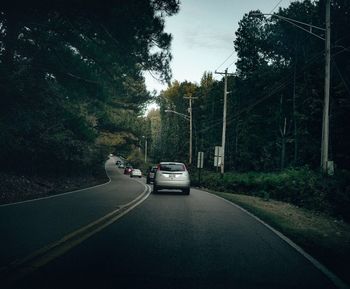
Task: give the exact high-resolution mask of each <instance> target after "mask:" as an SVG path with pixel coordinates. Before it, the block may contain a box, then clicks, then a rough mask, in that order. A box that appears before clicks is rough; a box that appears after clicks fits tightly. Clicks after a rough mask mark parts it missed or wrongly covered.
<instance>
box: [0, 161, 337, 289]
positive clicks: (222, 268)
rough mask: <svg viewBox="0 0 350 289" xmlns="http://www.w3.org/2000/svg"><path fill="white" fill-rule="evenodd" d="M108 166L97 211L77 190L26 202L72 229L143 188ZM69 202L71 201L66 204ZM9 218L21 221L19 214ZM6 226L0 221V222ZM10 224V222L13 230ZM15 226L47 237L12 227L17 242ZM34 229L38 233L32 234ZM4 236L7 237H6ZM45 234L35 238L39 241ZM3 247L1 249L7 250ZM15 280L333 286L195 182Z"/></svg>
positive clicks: (82, 284)
mask: <svg viewBox="0 0 350 289" xmlns="http://www.w3.org/2000/svg"><path fill="white" fill-rule="evenodd" d="M110 174H111V175H112V182H111V183H110V184H109V185H106V187H107V188H109V189H106V188H104V187H99V188H96V189H93V190H92V191H91V192H90V191H89V193H88V197H87V199H86V202H87V204H89V205H86V207H87V208H86V210H87V211H90V210H92V211H93V212H94V213H91V214H89V213H88V212H86V211H84V210H82V209H79V212H78V211H77V210H75V209H74V208H75V206H78V204H77V203H75V202H78V203H80V201H77V200H76V198H77V199H79V198H80V197H79V196H78V195H77V196H76V195H75V194H76V193H74V194H71V195H68V196H66V197H67V198H68V199H67V200H64V199H65V197H62V198H63V199H61V198H59V199H57V198H54V199H48V200H43V201H40V202H43V203H42V204H44V207H45V208H46V207H47V206H49V205H50V207H49V208H50V209H45V210H46V211H45V212H44V213H43V212H42V210H43V207H41V206H40V204H37V205H34V203H33V204H31V205H30V207H29V208H27V209H26V210H30V211H32V212H34V211H36V215H37V217H36V218H34V219H37V220H38V221H39V220H41V221H43V220H47V218H51V217H52V215H51V214H49V213H48V212H47V211H52V210H53V211H54V212H57V210H58V211H60V210H61V211H62V212H61V214H60V217H59V218H57V220H56V221H52V223H51V225H50V226H49V225H46V227H47V228H52V231H54V232H56V231H60V232H61V233H62V232H63V231H69V230H71V229H72V228H73V229H74V228H76V227H78V226H79V224H81V223H83V221H81V220H82V219H83V217H82V216H81V214H83V215H85V217H84V222H86V221H87V219H89V221H91V220H92V219H93V218H96V217H99V216H100V215H101V214H104V213H106V212H108V211H109V210H111V209H113V208H115V206H118V204H121V203H123V202H124V203H126V202H128V201H130V199H131V198H135V197H136V196H137V195H139V194H140V193H141V191H142V187H143V185H142V184H140V183H138V182H137V181H131V180H130V178H128V177H124V176H122V175H120V174H118V173H117V172H115V169H114V168H113V167H110ZM143 181H144V180H143ZM117 188H120V190H119V191H117ZM121 188H122V189H121ZM78 194H82V195H85V194H86V192H84V193H83V192H81V193H78ZM90 194H91V195H90ZM46 202H48V203H46ZM51 202H52V203H51ZM71 202H72V203H73V204H74V205H73V204H71V205H67V204H70V203H71ZM23 205H24V204H23ZM31 206H34V208H31ZM57 206H58V207H59V208H60V209H57ZM67 206H68V207H69V208H67ZM5 208H11V207H5ZM5 208H1V210H0V214H4V209H5ZM82 208H84V206H83V207H82ZM12 210H13V211H12V213H15V214H16V215H19V214H21V213H22V212H23V211H25V209H23V208H22V207H19V208H18V209H15V207H14V208H12ZM17 210H19V211H18V213H16V211H17ZM47 214H49V215H50V216H48V215H47ZM67 214H68V215H69V217H67V216H66V215H67ZM61 218H63V219H61ZM19 219H21V218H19ZM58 219H61V221H58ZM73 219H74V221H73ZM22 222H23V223H25V222H24V221H22ZM65 222H68V223H69V225H67V224H64V223H65ZM49 223H50V222H49ZM71 223H74V225H70V224H71ZM10 224H12V226H15V227H16V228H19V226H18V225H16V223H15V220H12V221H11V223H10ZM3 226H4V221H1V230H3ZM22 226H23V224H22ZM56 226H58V227H59V228H60V229H56ZM10 227H11V226H10V225H8V226H6V228H7V230H8V231H9V230H10V229H9V228H10ZM66 227H70V228H69V230H67V229H66ZM63 228H64V229H63ZM32 229H34V231H35V233H33V232H32ZM17 234H19V235H21V236H19V237H22V238H25V239H27V238H29V239H32V238H34V239H40V240H41V238H44V239H45V240H46V241H47V239H48V238H47V237H45V236H44V235H45V234H44V233H42V232H40V230H39V229H38V228H37V227H36V226H34V227H32V228H30V227H27V228H26V230H25V232H22V233H19V232H17V233H16V234H14V235H12V237H11V238H12V241H14V243H16V242H18V240H17V239H16V238H17ZM35 234H40V236H39V237H33V235H35ZM55 234H56V235H58V233H55ZM55 234H50V235H55ZM51 238H53V237H51ZM5 239H7V242H6V243H7V244H8V241H9V240H8V239H9V237H6V238H5ZM2 242H3V241H2ZM40 242H43V241H40ZM40 242H38V240H37V241H36V244H38V243H40ZM20 243H22V242H20ZM23 243H25V242H23ZM34 243H35V242H34ZM1 247H2V246H1ZM15 247H17V246H15ZM11 248H12V247H11ZM1 250H2V251H1V252H2V253H1V254H4V251H5V250H4V249H3V248H2V249H1ZM5 255H8V254H5ZM13 288H21V289H22V288H23V289H24V288H35V289H40V288H43V289H47V288H122V289H124V288H125V289H127V288H150V289H157V288H162V289H171V288H174V289H181V288H191V289H195V288H208V289H209V288H210V289H216V288H317V289H320V288H334V286H333V285H332V283H331V282H330V281H329V280H328V279H327V278H326V277H325V276H324V275H323V274H322V273H321V272H320V271H319V270H318V269H316V268H315V267H314V266H313V265H312V264H311V263H309V261H307V260H306V259H305V258H304V257H303V256H302V255H300V254H299V253H298V252H297V251H295V250H294V249H293V248H292V247H290V246H289V245H288V244H287V243H286V242H285V241H283V240H282V239H280V238H279V237H278V236H277V235H275V234H274V233H272V231H270V230H269V229H268V228H266V227H265V226H263V225H262V224H261V223H259V222H258V221H257V220H255V219H254V218H252V217H251V216H249V215H248V214H246V213H245V212H243V211H242V210H240V209H239V208H237V207H235V206H233V205H232V204H230V203H228V202H226V201H224V200H222V199H219V198H217V197H216V196H213V195H211V194H208V193H206V192H203V191H199V190H195V189H193V190H192V191H191V195H189V196H184V195H182V194H180V193H177V192H163V193H160V194H156V195H154V194H151V195H150V196H149V197H148V198H147V199H146V200H145V201H144V202H143V203H142V204H141V205H139V206H138V207H136V208H135V209H133V210H131V211H130V212H128V213H127V214H126V215H124V216H123V217H121V218H120V219H118V220H117V221H116V222H114V223H113V224H111V225H109V226H108V227H106V228H105V229H104V230H102V231H100V232H99V233H97V234H95V235H93V236H92V237H90V238H89V239H87V240H86V241H84V242H83V243H81V244H80V245H78V246H76V247H74V248H73V249H71V250H70V251H69V252H67V253H66V254H64V255H61V256H60V257H58V258H56V259H55V260H54V261H52V262H50V263H49V264H47V265H46V266H44V267H41V268H40V269H39V270H37V271H35V273H33V274H32V275H30V276H27V277H26V278H25V279H24V280H22V281H20V282H19V283H16V285H15V286H14V287H13Z"/></svg>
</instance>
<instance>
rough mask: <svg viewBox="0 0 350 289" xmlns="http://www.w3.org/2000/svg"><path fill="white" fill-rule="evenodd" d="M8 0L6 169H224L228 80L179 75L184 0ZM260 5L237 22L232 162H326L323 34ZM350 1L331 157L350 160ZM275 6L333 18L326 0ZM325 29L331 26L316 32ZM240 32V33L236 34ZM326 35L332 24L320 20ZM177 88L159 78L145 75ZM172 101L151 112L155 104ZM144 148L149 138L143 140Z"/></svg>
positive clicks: (0, 59)
mask: <svg viewBox="0 0 350 289" xmlns="http://www.w3.org/2000/svg"><path fill="white" fill-rule="evenodd" d="M15 4H16V1H14V2H13V1H12V2H10V1H6V2H4V3H3V4H2V6H1V8H0V47H1V49H0V87H1V98H0V102H1V104H0V110H1V113H0V161H1V163H2V166H1V168H0V170H2V171H5V172H12V173H15V174H26V175H33V174H34V175H35V174H47V173H48V174H50V173H53V174H58V173H59V174H63V173H64V174H66V173H68V174H72V173H75V172H76V171H77V168H78V169H79V171H81V172H82V171H86V172H88V171H92V170H94V169H95V167H96V166H100V165H101V163H103V161H104V159H105V157H106V156H107V155H108V154H109V153H121V154H123V155H124V156H125V157H129V159H130V160H134V161H137V160H139V161H140V160H142V159H143V156H142V155H141V154H142V152H143V151H144V144H145V140H146V139H147V140H148V144H149V146H148V148H149V154H148V155H149V157H150V158H149V160H150V162H153V163H156V162H157V161H160V160H165V159H167V160H179V161H183V162H186V163H188V159H189V149H188V148H189V122H188V120H187V119H185V118H183V117H180V116H179V115H176V114H174V113H167V112H165V110H173V111H176V112H178V113H180V114H184V115H188V106H189V102H188V99H185V98H184V97H189V96H191V97H193V98H194V100H193V102H192V113H193V163H195V161H196V154H197V152H198V151H203V152H204V156H205V168H207V169H213V157H214V147H215V146H217V145H220V144H221V135H222V112H223V90H224V81H223V80H216V79H215V78H214V77H213V72H203V75H202V78H201V81H200V83H191V82H186V81H185V82H178V81H176V80H175V81H173V82H172V83H170V81H171V79H172V76H171V70H170V62H171V59H172V55H171V40H172V35H170V34H168V33H166V32H165V31H164V26H165V21H166V17H168V16H171V15H174V14H176V13H178V12H179V10H180V2H179V1H176V0H171V1H165V0H147V1H137V0H129V1H123V0H109V1H102V2H101V1H96V0H90V1H82V0H74V1H64V0H56V1H51V2H50V4H47V3H46V2H42V1H30V3H29V2H28V3H20V5H19V4H18V5H15ZM257 12H259V11H251V12H249V11H247V14H245V15H244V16H243V18H242V19H241V21H240V22H239V29H238V30H237V31H232V34H233V37H232V40H233V41H234V45H233V46H232V49H235V51H236V52H237V56H238V60H237V62H236V71H235V72H234V75H233V76H230V77H229V78H228V90H229V91H230V93H229V95H228V111H227V131H226V157H225V166H226V171H236V172H242V171H257V172H269V171H278V170H283V169H285V168H298V167H305V166H307V167H309V168H311V169H315V170H318V168H319V167H320V149H321V134H322V110H323V95H324V91H323V89H324V88H323V87H324V84H323V83H324V50H325V45H324V41H323V40H321V39H319V38H317V37H314V36H313V35H310V34H309V33H307V32H305V31H303V30H301V29H298V28H296V27H295V26H293V25H291V24H290V23H288V22H286V21H282V20H281V19H280V18H278V17H273V16H268V15H266V16H263V15H258V16H257ZM349 13H350V2H349V1H347V0H333V1H331V31H332V32H331V91H330V95H331V100H330V148H329V153H330V159H331V160H333V161H334V163H335V166H336V170H343V169H346V170H348V169H349V167H350V156H349V152H348V147H349V146H350V134H349V129H350V122H349V121H348V115H349V112H350V79H349V75H350V73H349V72H350V58H349V51H350V36H349V33H348V31H349V29H350V17H349ZM275 14H277V15H279V16H285V17H288V18H291V19H296V20H298V21H301V22H305V23H310V24H312V25H315V26H319V27H324V26H325V17H324V15H325V3H324V1H323V0H320V1H311V0H306V1H297V2H292V3H291V4H290V5H289V6H288V7H287V8H284V9H279V11H276V12H275ZM314 32H315V33H318V31H314ZM234 33H235V36H234ZM319 36H320V37H321V38H322V37H324V32H322V31H320V33H319ZM145 73H151V74H152V75H155V77H157V78H159V79H160V81H163V82H164V83H169V86H168V88H167V89H166V90H165V91H162V92H161V93H160V94H159V95H154V94H152V93H150V92H149V91H147V89H146V85H145V79H144V74H145ZM151 101H156V102H157V103H158V104H159V109H156V110H153V111H151V112H150V113H149V114H148V116H147V117H144V116H143V115H144V109H145V107H146V105H147V104H148V103H149V102H151ZM140 148H142V149H140Z"/></svg>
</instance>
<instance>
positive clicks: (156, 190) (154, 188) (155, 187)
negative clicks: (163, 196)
mask: <svg viewBox="0 0 350 289" xmlns="http://www.w3.org/2000/svg"><path fill="white" fill-rule="evenodd" d="M157 193H158V188H157V186H156V185H155V184H154V185H153V194H157Z"/></svg>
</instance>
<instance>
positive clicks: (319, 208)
mask: <svg viewBox="0 0 350 289" xmlns="http://www.w3.org/2000/svg"><path fill="white" fill-rule="evenodd" d="M198 173H199V172H198V170H193V171H192V176H193V178H192V180H193V184H195V185H200V186H202V187H205V188H209V189H212V190H216V191H221V192H234V193H236V194H242V195H248V196H254V197H260V198H263V199H265V200H269V199H273V200H277V201H283V202H286V203H290V204H292V205H295V206H298V207H301V208H304V209H308V210H311V211H316V212H320V213H325V214H328V215H331V216H334V217H335V218H338V219H341V220H344V221H347V222H350V210H349V208H350V173H349V172H348V171H341V172H337V173H336V174H335V175H334V176H328V177H325V176H323V175H322V174H321V173H318V172H315V171H312V170H310V169H309V168H299V169H286V170H283V171H277V172H266V173H264V172H260V173H259V172H247V173H238V172H226V173H225V174H224V176H223V177H222V176H221V174H220V173H219V172H213V171H205V170H204V171H202V172H201V182H200V184H199V179H198Z"/></svg>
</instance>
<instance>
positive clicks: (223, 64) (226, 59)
mask: <svg viewBox="0 0 350 289" xmlns="http://www.w3.org/2000/svg"><path fill="white" fill-rule="evenodd" d="M234 53H235V50H233V51H232V53H231V54H230V55H229V56H228V57H227V58H226V59H225V60H224V62H223V63H221V64H220V65H219V66H218V68H216V69H215V71H216V70H218V69H219V68H220V67H221V66H223V65H224V64H225V63H226V61H227V60H229V59H230V58H231V57H232V55H233V54H234Z"/></svg>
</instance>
